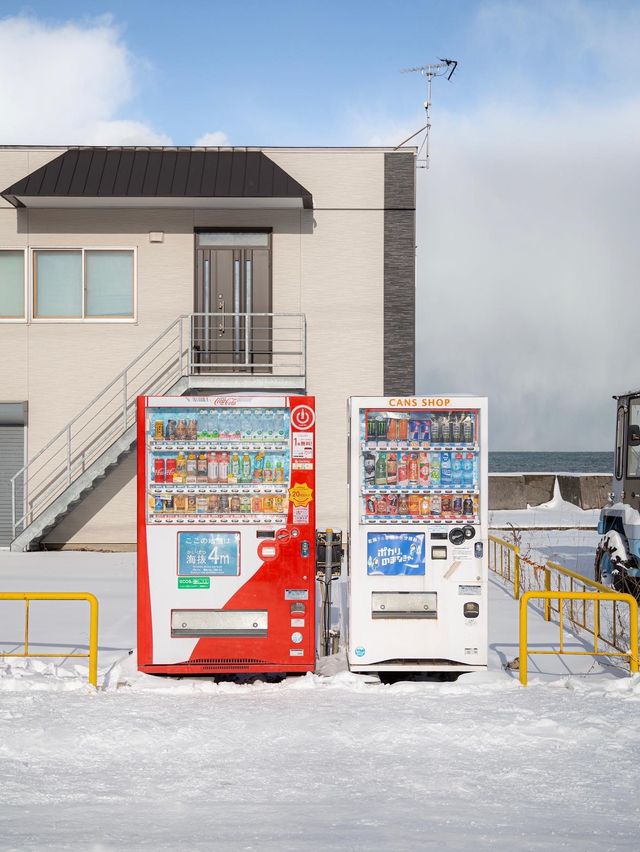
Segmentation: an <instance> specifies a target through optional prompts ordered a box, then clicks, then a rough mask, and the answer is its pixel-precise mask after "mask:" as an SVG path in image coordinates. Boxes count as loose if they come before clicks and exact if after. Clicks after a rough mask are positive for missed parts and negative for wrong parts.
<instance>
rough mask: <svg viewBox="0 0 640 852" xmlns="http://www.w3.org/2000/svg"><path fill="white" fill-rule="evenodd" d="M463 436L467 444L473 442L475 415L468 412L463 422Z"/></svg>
mask: <svg viewBox="0 0 640 852" xmlns="http://www.w3.org/2000/svg"><path fill="white" fill-rule="evenodd" d="M462 436H463V438H464V442H465V444H472V443H473V415H472V414H467V416H466V417H465V418H464V422H463V424H462Z"/></svg>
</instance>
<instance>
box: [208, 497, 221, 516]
mask: <svg viewBox="0 0 640 852" xmlns="http://www.w3.org/2000/svg"><path fill="white" fill-rule="evenodd" d="M207 502H208V509H209V512H210V513H211V514H212V515H217V514H218V512H219V511H220V497H219V495H218V494H209V499H208V501H207Z"/></svg>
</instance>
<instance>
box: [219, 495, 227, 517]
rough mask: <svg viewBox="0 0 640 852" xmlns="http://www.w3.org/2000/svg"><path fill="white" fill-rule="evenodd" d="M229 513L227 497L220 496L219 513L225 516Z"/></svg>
mask: <svg viewBox="0 0 640 852" xmlns="http://www.w3.org/2000/svg"><path fill="white" fill-rule="evenodd" d="M228 511H229V496H228V495H227V494H221V495H220V513H221V514H223V515H224V514H225V513H226V512H228Z"/></svg>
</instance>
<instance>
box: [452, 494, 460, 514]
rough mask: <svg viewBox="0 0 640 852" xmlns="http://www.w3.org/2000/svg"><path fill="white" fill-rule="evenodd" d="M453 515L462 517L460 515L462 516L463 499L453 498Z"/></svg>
mask: <svg viewBox="0 0 640 852" xmlns="http://www.w3.org/2000/svg"><path fill="white" fill-rule="evenodd" d="M453 514H454V515H456V517H460V515H462V497H454V498H453Z"/></svg>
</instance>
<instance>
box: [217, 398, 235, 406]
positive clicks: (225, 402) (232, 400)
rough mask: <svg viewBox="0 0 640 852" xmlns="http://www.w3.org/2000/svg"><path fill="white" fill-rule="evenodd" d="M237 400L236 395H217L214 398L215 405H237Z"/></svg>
mask: <svg viewBox="0 0 640 852" xmlns="http://www.w3.org/2000/svg"><path fill="white" fill-rule="evenodd" d="M237 402H238V400H237V399H236V398H235V397H234V396H217V397H216V398H215V399H214V400H213V404H214V405H237Z"/></svg>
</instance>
